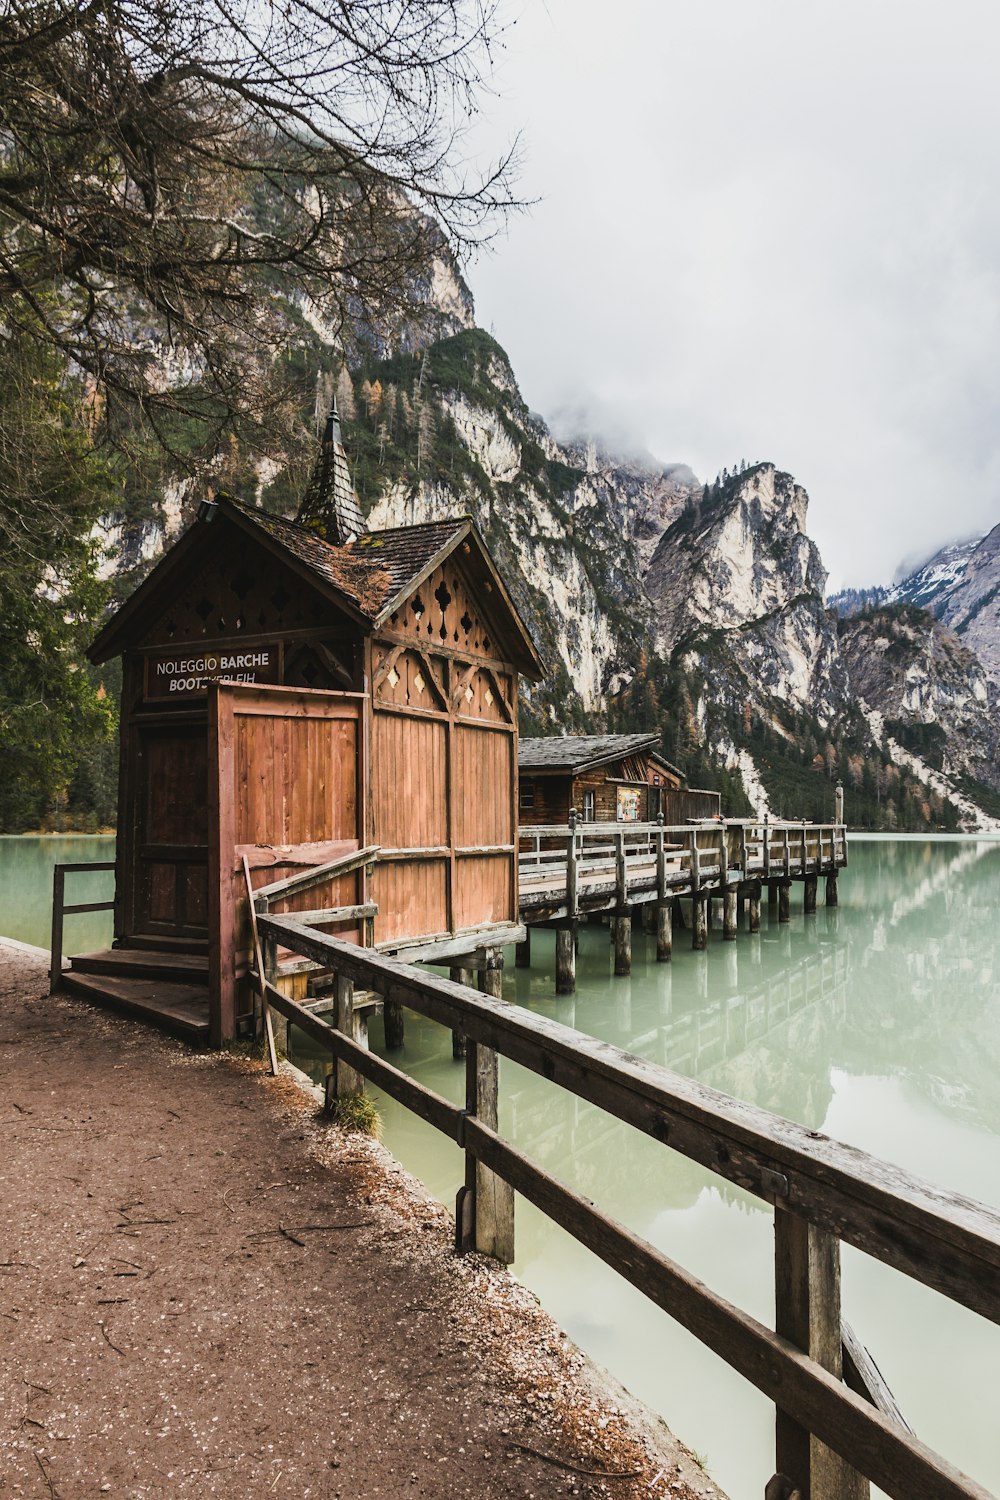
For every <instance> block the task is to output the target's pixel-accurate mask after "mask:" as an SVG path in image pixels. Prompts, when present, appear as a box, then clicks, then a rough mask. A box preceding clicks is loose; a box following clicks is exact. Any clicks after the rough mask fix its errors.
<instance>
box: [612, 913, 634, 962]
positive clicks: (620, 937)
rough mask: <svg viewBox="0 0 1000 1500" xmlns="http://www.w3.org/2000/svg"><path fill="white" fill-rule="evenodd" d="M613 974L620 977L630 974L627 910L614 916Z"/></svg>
mask: <svg viewBox="0 0 1000 1500" xmlns="http://www.w3.org/2000/svg"><path fill="white" fill-rule="evenodd" d="M614 934H615V973H616V974H618V975H621V976H624V975H627V974H631V972H632V918H631V916H630V915H629V912H628V908H626V909H625V911H616V912H615V915H614Z"/></svg>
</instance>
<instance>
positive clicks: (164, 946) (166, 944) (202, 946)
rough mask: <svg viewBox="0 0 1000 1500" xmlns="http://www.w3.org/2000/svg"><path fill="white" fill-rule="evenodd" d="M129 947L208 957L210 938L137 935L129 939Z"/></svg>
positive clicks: (154, 951)
mask: <svg viewBox="0 0 1000 1500" xmlns="http://www.w3.org/2000/svg"><path fill="white" fill-rule="evenodd" d="M129 947H130V948H141V949H143V950H144V951H149V952H153V953H184V954H191V953H204V954H205V955H206V957H207V955H208V938H196V937H159V936H158V935H157V936H146V935H144V934H142V933H135V934H134V935H133V936H132V937H130V938H129Z"/></svg>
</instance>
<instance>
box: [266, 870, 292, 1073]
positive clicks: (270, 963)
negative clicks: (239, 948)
mask: <svg viewBox="0 0 1000 1500" xmlns="http://www.w3.org/2000/svg"><path fill="white" fill-rule="evenodd" d="M263 910H264V911H265V912H266V911H267V902H266V898H265V901H264V905H263ZM260 946H261V951H262V953H263V955H264V978H265V979H266V980H267V982H268V984H277V982H278V940H277V938H275V937H272V936H271V935H270V933H268V934H266V935H265V936H264V937H262V938H261V940H260ZM271 1026H272V1028H273V1031H274V1045H275V1047H276V1048H277V1050H278V1051H279V1052H281V1053H283V1054H284V1056H285V1057H287V1056H288V1019H287V1017H286V1016H283V1015H281V1013H280V1012H279V1011H276V1010H272V1012H271Z"/></svg>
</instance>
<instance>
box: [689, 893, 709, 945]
mask: <svg viewBox="0 0 1000 1500" xmlns="http://www.w3.org/2000/svg"><path fill="white" fill-rule="evenodd" d="M707 904H708V903H707V900H706V898H705V897H704V896H693V897H692V898H691V947H692V948H693V949H694V950H695V951H696V952H700V950H701V949H702V948H706V947H707V946H708V916H707V913H706V910H705V908H706V906H707Z"/></svg>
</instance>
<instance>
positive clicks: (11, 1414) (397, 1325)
mask: <svg viewBox="0 0 1000 1500" xmlns="http://www.w3.org/2000/svg"><path fill="white" fill-rule="evenodd" d="M44 960H45V955H42V954H40V953H38V951H37V950H25V949H23V948H21V949H19V948H17V947H16V946H13V945H7V944H4V943H3V942H2V941H0V1131H2V1148H0V1205H2V1220H0V1330H2V1338H0V1350H2V1358H0V1448H2V1451H3V1453H4V1463H3V1482H2V1485H0V1488H2V1491H3V1494H4V1495H5V1496H11V1497H15V1496H17V1497H21V1496H23V1497H32V1500H33V1497H42V1500H44V1497H46V1496H48V1497H50V1500H83V1497H88V1500H89V1497H93V1496H99V1495H102V1494H108V1495H111V1496H114V1497H116V1500H118V1497H128V1500H139V1497H150V1496H168V1495H169V1496H171V1497H173V1496H184V1495H191V1496H198V1497H199V1500H200V1497H203V1496H211V1495H220V1496H221V1495H225V1496H227V1497H233V1496H239V1497H241V1500H256V1497H258V1496H259V1497H266V1496H277V1497H279V1500H280V1497H282V1496H286V1497H293V1496H294V1497H296V1500H305V1497H313V1496H315V1497H323V1500H337V1497H343V1500H347V1497H350V1500H362V1497H364V1500H367V1497H370V1496H372V1497H373V1496H385V1497H389V1496H391V1497H398V1496H403V1495H413V1496H433V1497H441V1500H445V1497H448V1500H456V1497H466V1496H467V1497H470V1500H472V1497H475V1500H489V1497H498V1500H499V1497H513V1496H518V1497H521V1496H523V1497H531V1496H534V1497H538V1500H542V1497H549V1496H554V1495H581V1496H592V1497H597V1496H614V1497H617V1500H638V1497H640V1496H641V1497H644V1500H649V1497H678V1500H718V1497H719V1495H720V1492H719V1491H718V1490H717V1489H716V1487H715V1486H714V1485H713V1484H712V1483H711V1481H710V1480H709V1479H708V1477H707V1476H706V1475H705V1474H704V1473H703V1472H702V1471H701V1469H700V1468H699V1467H698V1466H697V1465H696V1464H695V1463H694V1462H693V1461H692V1459H691V1458H690V1457H689V1456H688V1455H687V1454H686V1453H685V1452H684V1450H683V1449H682V1448H681V1447H680V1445H679V1444H677V1443H676V1442H675V1440H674V1439H673V1438H672V1437H671V1436H670V1434H669V1433H668V1432H667V1430H666V1429H665V1428H664V1427H663V1426H662V1424H659V1423H656V1422H653V1421H652V1419H649V1418H648V1414H647V1415H646V1416H645V1417H644V1414H643V1413H642V1412H641V1410H639V1409H637V1408H635V1407H634V1406H633V1404H632V1403H631V1402H630V1400H629V1398H628V1397H627V1396H626V1395H625V1394H624V1392H622V1391H621V1390H620V1389H617V1388H613V1387H611V1385H610V1384H609V1383H608V1382H606V1381H605V1380H604V1379H603V1377H601V1376H600V1374H599V1372H596V1371H595V1370H594V1369H593V1367H592V1366H590V1365H589V1363H588V1362H587V1361H586V1360H585V1358H584V1356H583V1355H582V1354H581V1353H580V1352H579V1351H578V1350H576V1349H575V1348H574V1347H573V1346H572V1345H571V1344H570V1343H569V1341H568V1340H567V1339H566V1337H565V1335H563V1334H561V1333H560V1331H559V1329H558V1328H557V1327H556V1326H555V1324H554V1323H553V1322H552V1320H551V1319H550V1318H549V1317H548V1315H547V1314H546V1313H544V1312H543V1311H542V1310H541V1308H539V1306H538V1305H537V1303H536V1301H535V1300H534V1298H533V1297H532V1296H531V1294H530V1293H529V1292H528V1291H527V1290H526V1289H525V1288H524V1287H522V1286H520V1285H519V1284H518V1283H517V1282H516V1281H515V1280H514V1279H513V1278H512V1277H510V1276H509V1275H508V1274H507V1273H506V1272H505V1271H503V1270H502V1269H500V1268H499V1267H497V1266H496V1265H494V1264H493V1263H491V1262H488V1261H485V1260H484V1259H482V1258H480V1257H478V1256H470V1257H468V1258H465V1259H458V1258H456V1257H455V1255H454V1254H453V1252H452V1248H451V1227H450V1222H449V1218H448V1215H447V1214H446V1212H445V1211H444V1209H442V1208H441V1206H440V1205H438V1204H436V1203H434V1202H432V1201H431V1200H430V1199H429V1198H428V1197H427V1195H426V1194H425V1193H424V1192H423V1191H422V1190H421V1189H420V1187H419V1185H418V1184H416V1183H415V1182H414V1181H413V1179H412V1178H410V1177H408V1176H407V1174H406V1173H404V1172H403V1170H402V1169H401V1168H400V1167H399V1165H398V1163H396V1162H395V1161H394V1160H393V1158H392V1157H391V1156H390V1155H389V1154H388V1152H386V1151H385V1150H384V1149H383V1148H382V1147H380V1146H378V1145H376V1144H375V1143H374V1142H372V1141H370V1140H368V1139H366V1138H364V1137H359V1136H357V1135H345V1134H343V1133H341V1132H340V1131H338V1130H337V1129H335V1128H334V1127H333V1126H331V1125H330V1124H328V1123H327V1121H326V1120H325V1118H324V1117H323V1116H322V1115H321V1114H320V1113H319V1111H318V1110H317V1108H316V1105H315V1102H314V1100H313V1099H312V1098H311V1097H310V1096H309V1095H308V1094H307V1093H305V1092H304V1091H303V1089H302V1088H301V1087H300V1085H299V1084H298V1083H297V1082H296V1081H295V1080H294V1079H293V1078H292V1077H291V1076H288V1077H279V1078H271V1077H270V1075H269V1074H267V1073H266V1072H264V1071H263V1070H262V1068H261V1065H260V1064H258V1063H256V1062H254V1061H252V1060H249V1059H239V1058H234V1057H227V1056H219V1055H205V1054H202V1055H198V1054H195V1053H192V1052H190V1051H188V1050H187V1049H186V1048H185V1047H184V1046H183V1045H181V1044H179V1043H175V1042H173V1041H170V1040H167V1039H165V1038H163V1037H161V1036H159V1035H158V1034H156V1033H153V1032H150V1031H148V1030H146V1029H145V1028H143V1027H141V1026H137V1025H132V1024H130V1023H128V1022H126V1021H122V1020H118V1019H117V1018H112V1017H108V1016H106V1015H104V1014H102V1013H100V1012H98V1011H95V1010H93V1009H91V1008H90V1007H88V1006H87V1005H86V1004H85V1003H83V1002H80V1001H77V1000H74V999H70V998H65V999H64V998H57V999H50V998H48V997H47V995H46V993H45V991H46V988H47V986H46V976H45V961H44Z"/></svg>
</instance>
